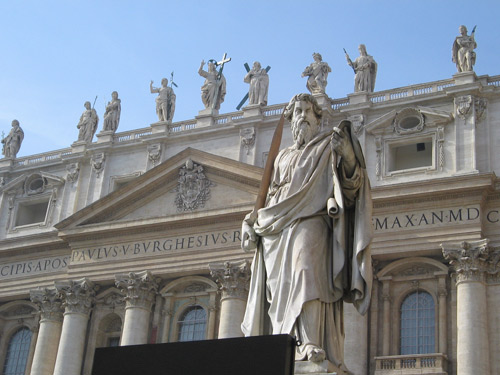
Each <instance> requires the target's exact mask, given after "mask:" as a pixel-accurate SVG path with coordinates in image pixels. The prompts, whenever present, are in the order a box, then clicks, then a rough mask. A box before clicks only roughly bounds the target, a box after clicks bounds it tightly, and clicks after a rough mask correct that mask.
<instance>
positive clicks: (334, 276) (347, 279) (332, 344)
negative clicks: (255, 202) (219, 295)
mask: <svg viewBox="0 0 500 375" xmlns="http://www.w3.org/2000/svg"><path fill="white" fill-rule="evenodd" d="M330 135H331V133H326V134H322V135H321V134H320V135H318V136H316V137H315V138H314V139H313V140H311V141H310V142H309V143H308V144H307V145H306V146H305V147H304V148H303V149H300V150H294V149H293V148H292V147H290V148H287V149H284V150H282V151H281V152H280V154H279V155H278V157H277V159H276V161H275V164H274V171H273V176H272V182H271V185H270V188H269V193H268V198H267V202H266V207H265V208H263V209H261V210H259V211H258V216H257V220H256V222H255V224H254V229H255V232H256V234H257V235H258V236H260V241H259V244H258V248H257V250H256V253H255V257H254V261H253V264H252V278H251V282H250V291H249V297H248V303H247V309H246V312H245V318H244V321H243V323H242V331H243V333H244V334H245V335H246V336H253V335H262V334H269V333H272V334H295V333H296V332H297V328H298V327H297V325H296V323H297V322H299V321H300V317H301V315H302V314H303V313H302V309H303V306H304V304H305V303H306V302H309V301H318V300H319V301H320V302H321V303H322V304H323V305H324V306H323V310H322V311H323V313H324V314H325V316H323V317H322V318H321V319H320V320H318V321H317V324H318V325H321V328H322V329H323V330H324V333H325V336H324V338H323V340H324V341H323V342H321V343H318V345H321V346H322V347H323V348H324V349H325V351H326V354H327V359H329V360H330V361H331V362H333V363H336V364H337V365H339V364H340V363H342V362H343V318H342V305H341V304H342V300H344V301H348V302H352V303H353V304H354V305H355V306H356V308H357V309H358V310H359V311H360V312H361V313H365V312H366V310H367V308H368V305H369V301H370V293H371V282H372V269H371V258H370V252H369V244H370V241H371V236H372V227H371V198H370V187H369V181H368V177H367V175H366V171H365V170H364V169H363V168H361V167H360V164H362V165H363V166H364V162H362V163H359V162H358V163H357V166H356V170H355V172H354V174H353V176H352V178H350V179H348V178H346V176H345V173H344V172H343V168H342V164H341V163H338V162H339V160H337V156H336V154H335V152H334V151H333V150H332V148H331V142H330ZM358 146H359V144H358ZM355 149H356V148H355ZM357 149H358V154H359V153H360V148H359V147H358V148H357ZM361 157H362V156H361ZM298 319H299V320H298ZM299 337H300V336H299Z"/></svg>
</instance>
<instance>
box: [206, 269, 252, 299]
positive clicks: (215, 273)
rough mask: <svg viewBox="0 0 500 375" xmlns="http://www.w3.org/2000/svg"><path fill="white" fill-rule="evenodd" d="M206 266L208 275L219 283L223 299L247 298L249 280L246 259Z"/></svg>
mask: <svg viewBox="0 0 500 375" xmlns="http://www.w3.org/2000/svg"><path fill="white" fill-rule="evenodd" d="M208 267H209V268H210V275H211V276H212V278H213V279H214V280H215V281H216V282H217V284H218V285H219V290H220V291H221V292H222V298H223V299H224V298H230V297H232V298H239V299H243V300H246V299H247V295H248V287H249V285H248V284H249V280H250V265H249V262H248V261H247V260H242V261H237V262H224V263H211V264H209V266H208Z"/></svg>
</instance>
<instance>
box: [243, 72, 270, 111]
mask: <svg viewBox="0 0 500 375" xmlns="http://www.w3.org/2000/svg"><path fill="white" fill-rule="evenodd" d="M243 80H244V82H246V83H249V84H250V90H249V91H248V97H249V101H248V103H249V104H262V105H267V91H268V88H269V76H268V75H267V72H266V70H265V69H260V70H258V71H255V70H253V69H252V70H251V71H250V72H248V73H247V75H246V76H245V78H244V79H243Z"/></svg>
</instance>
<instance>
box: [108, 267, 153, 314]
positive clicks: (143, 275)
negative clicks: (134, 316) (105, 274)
mask: <svg viewBox="0 0 500 375" xmlns="http://www.w3.org/2000/svg"><path fill="white" fill-rule="evenodd" d="M115 279H116V282H115V284H116V286H117V288H119V289H120V290H121V292H122V293H123V294H124V295H125V297H124V300H125V302H126V306H125V308H126V309H128V308H143V309H145V310H148V311H151V307H152V305H153V302H154V300H155V296H156V294H157V293H158V282H157V280H155V278H154V277H153V275H152V274H151V272H149V271H142V272H137V273H134V272H129V273H128V274H119V275H116V277H115Z"/></svg>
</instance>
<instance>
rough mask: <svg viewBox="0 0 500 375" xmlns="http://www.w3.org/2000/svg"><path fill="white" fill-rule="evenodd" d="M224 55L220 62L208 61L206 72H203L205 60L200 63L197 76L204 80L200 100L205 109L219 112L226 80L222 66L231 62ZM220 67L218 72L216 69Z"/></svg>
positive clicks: (224, 94) (224, 92) (224, 93)
mask: <svg viewBox="0 0 500 375" xmlns="http://www.w3.org/2000/svg"><path fill="white" fill-rule="evenodd" d="M226 56H227V54H226V53H225V54H224V56H223V57H222V60H221V61H218V62H217V61H215V60H209V61H208V71H205V70H203V66H204V65H205V60H202V61H201V65H200V68H199V69H198V74H199V75H200V76H202V77H204V78H205V82H204V83H203V86H201V100H202V102H203V104H204V105H205V109H209V108H210V109H212V110H219V108H220V105H221V103H222V102H223V101H224V97H225V96H226V78H225V77H224V75H223V74H222V70H223V69H224V64H225V63H227V62H229V61H231V58H227V57H226ZM217 66H220V69H219V71H217V69H216V67H217Z"/></svg>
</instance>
